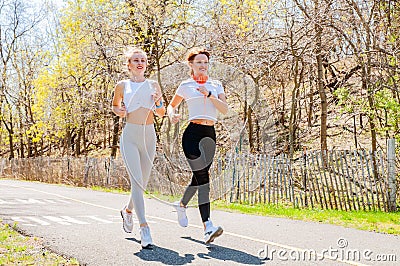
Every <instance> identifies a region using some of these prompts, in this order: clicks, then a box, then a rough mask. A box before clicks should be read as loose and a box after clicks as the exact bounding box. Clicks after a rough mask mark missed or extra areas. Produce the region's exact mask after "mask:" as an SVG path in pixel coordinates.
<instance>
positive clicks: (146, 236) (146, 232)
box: [140, 226, 153, 248]
mask: <svg viewBox="0 0 400 266" xmlns="http://www.w3.org/2000/svg"><path fill="white" fill-rule="evenodd" d="M140 240H141V241H140V244H141V245H142V248H151V246H152V245H153V240H152V239H151V235H150V228H149V227H148V226H143V227H140Z"/></svg>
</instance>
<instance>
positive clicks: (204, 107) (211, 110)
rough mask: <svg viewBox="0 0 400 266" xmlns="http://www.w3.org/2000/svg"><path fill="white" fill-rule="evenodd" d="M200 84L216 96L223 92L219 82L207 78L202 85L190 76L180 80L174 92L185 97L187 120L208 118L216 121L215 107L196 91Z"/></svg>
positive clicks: (208, 99)
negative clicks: (187, 110)
mask: <svg viewBox="0 0 400 266" xmlns="http://www.w3.org/2000/svg"><path fill="white" fill-rule="evenodd" d="M200 86H205V87H206V88H207V90H208V91H211V94H212V95H214V96H215V97H217V98H218V95H219V94H221V93H224V88H223V87H222V84H221V82H219V81H217V80H212V79H208V80H207V82H206V83H205V84H204V85H199V84H198V83H197V82H196V81H194V80H193V79H192V78H190V79H187V80H185V81H182V83H181V84H180V85H179V87H178V89H177V90H176V94H177V95H179V96H181V97H182V98H184V99H185V101H186V103H187V105H188V109H189V121H190V120H193V119H208V120H213V121H217V108H216V107H215V106H214V104H213V103H212V102H211V100H210V98H207V97H206V96H204V95H203V94H202V93H200V92H199V91H197V88H198V87H200Z"/></svg>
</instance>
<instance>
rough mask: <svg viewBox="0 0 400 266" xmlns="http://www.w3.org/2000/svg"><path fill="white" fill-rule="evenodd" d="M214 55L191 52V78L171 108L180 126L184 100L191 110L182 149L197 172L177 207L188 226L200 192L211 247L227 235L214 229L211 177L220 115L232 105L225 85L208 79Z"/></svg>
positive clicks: (170, 111)
mask: <svg viewBox="0 0 400 266" xmlns="http://www.w3.org/2000/svg"><path fill="white" fill-rule="evenodd" d="M209 58H210V53H209V52H208V51H207V50H206V49H204V48H193V49H191V50H190V51H189V53H188V56H187V62H188V65H189V67H190V70H191V73H190V74H191V78H189V79H187V80H185V81H183V82H181V84H180V85H179V87H178V89H177V91H176V93H175V95H174V96H173V98H172V100H171V103H170V105H169V106H168V108H167V112H168V116H169V118H170V120H171V122H172V123H173V124H174V123H177V122H178V121H179V120H180V118H181V115H180V114H177V113H176V112H175V109H176V108H177V107H178V106H179V104H180V103H181V102H182V100H185V101H186V103H187V106H188V109H189V121H190V123H189V125H188V126H187V128H186V129H185V132H184V133H183V136H182V147H183V151H184V153H185V156H186V158H187V160H188V163H189V166H190V168H191V170H192V172H193V176H192V180H191V182H190V184H189V185H188V187H187V188H186V190H185V193H184V194H183V197H182V199H181V200H180V201H178V202H175V203H174V207H175V209H176V210H177V213H178V222H179V224H180V225H181V226H183V227H186V226H187V225H188V219H187V216H186V208H187V204H188V203H189V201H190V200H191V199H192V197H193V196H194V194H195V193H196V191H197V192H198V204H199V210H200V215H201V219H202V221H203V224H204V240H205V243H206V244H208V243H210V242H212V241H214V239H215V238H216V237H218V236H220V235H221V234H222V232H223V230H222V228H221V227H220V226H213V224H212V222H211V220H210V175H209V170H210V167H211V164H212V161H213V158H214V154H215V147H216V144H215V143H216V135H215V129H214V124H215V122H216V121H217V112H221V113H223V114H226V112H227V111H228V104H227V102H226V97H225V93H224V89H223V87H222V84H221V83H220V82H219V81H217V80H213V79H210V78H209V77H208V73H207V71H208V62H209Z"/></svg>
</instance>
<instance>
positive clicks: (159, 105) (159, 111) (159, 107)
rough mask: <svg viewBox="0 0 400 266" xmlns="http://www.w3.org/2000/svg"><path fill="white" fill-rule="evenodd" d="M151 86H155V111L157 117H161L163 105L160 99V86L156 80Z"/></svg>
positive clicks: (163, 113)
mask: <svg viewBox="0 0 400 266" xmlns="http://www.w3.org/2000/svg"><path fill="white" fill-rule="evenodd" d="M153 86H154V88H155V90H156V91H155V93H154V94H153V100H154V103H155V105H156V110H155V113H156V114H157V115H158V116H159V117H163V116H164V115H165V106H164V103H163V100H162V92H161V87H160V85H159V84H158V82H154V83H153Z"/></svg>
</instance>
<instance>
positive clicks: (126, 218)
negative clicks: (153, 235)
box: [120, 207, 133, 233]
mask: <svg viewBox="0 0 400 266" xmlns="http://www.w3.org/2000/svg"><path fill="white" fill-rule="evenodd" d="M120 213H121V217H122V228H123V229H124V231H125V232H127V233H132V230H133V219H132V213H129V212H127V211H126V207H124V208H123V209H122V210H121V211H120Z"/></svg>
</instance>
